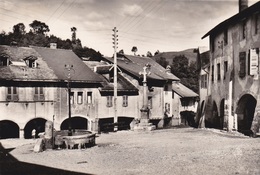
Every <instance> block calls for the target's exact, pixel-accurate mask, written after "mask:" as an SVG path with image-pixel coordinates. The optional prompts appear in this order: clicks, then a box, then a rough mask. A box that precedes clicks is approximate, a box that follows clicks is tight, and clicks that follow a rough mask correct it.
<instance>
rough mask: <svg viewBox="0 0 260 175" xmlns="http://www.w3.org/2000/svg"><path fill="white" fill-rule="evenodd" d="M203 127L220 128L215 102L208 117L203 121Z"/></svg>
mask: <svg viewBox="0 0 260 175" xmlns="http://www.w3.org/2000/svg"><path fill="white" fill-rule="evenodd" d="M205 126H206V127H208V128H217V129H219V128H220V117H219V115H218V107H217V103H216V102H215V101H213V102H212V106H211V111H210V116H208V118H207V119H206V120H205Z"/></svg>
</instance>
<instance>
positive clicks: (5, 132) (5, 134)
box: [0, 120, 19, 139]
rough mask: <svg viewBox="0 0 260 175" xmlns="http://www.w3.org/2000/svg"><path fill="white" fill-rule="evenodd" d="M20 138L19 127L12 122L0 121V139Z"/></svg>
mask: <svg viewBox="0 0 260 175" xmlns="http://www.w3.org/2000/svg"><path fill="white" fill-rule="evenodd" d="M9 138H19V126H18V125H17V124H16V123H14V122H13V121H10V120H2V121H0V139H9Z"/></svg>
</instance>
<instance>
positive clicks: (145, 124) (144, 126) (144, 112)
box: [134, 107, 156, 131]
mask: <svg viewBox="0 0 260 175" xmlns="http://www.w3.org/2000/svg"><path fill="white" fill-rule="evenodd" d="M148 118H149V108H145V107H143V108H142V109H141V120H140V123H137V124H136V125H135V126H134V131H152V130H155V129H156V126H154V125H153V124H152V123H149V119H148Z"/></svg>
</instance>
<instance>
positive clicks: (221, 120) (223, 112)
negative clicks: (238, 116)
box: [219, 98, 225, 129]
mask: <svg viewBox="0 0 260 175" xmlns="http://www.w3.org/2000/svg"><path fill="white" fill-rule="evenodd" d="M219 117H220V129H223V128H224V117H225V99H224V98H223V99H222V100H221V102H220V115H219Z"/></svg>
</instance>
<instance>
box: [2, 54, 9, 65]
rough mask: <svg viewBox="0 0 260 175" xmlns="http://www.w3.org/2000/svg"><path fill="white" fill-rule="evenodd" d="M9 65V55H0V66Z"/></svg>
mask: <svg viewBox="0 0 260 175" xmlns="http://www.w3.org/2000/svg"><path fill="white" fill-rule="evenodd" d="M8 65H9V56H8V55H6V54H1V55H0V66H8Z"/></svg>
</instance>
